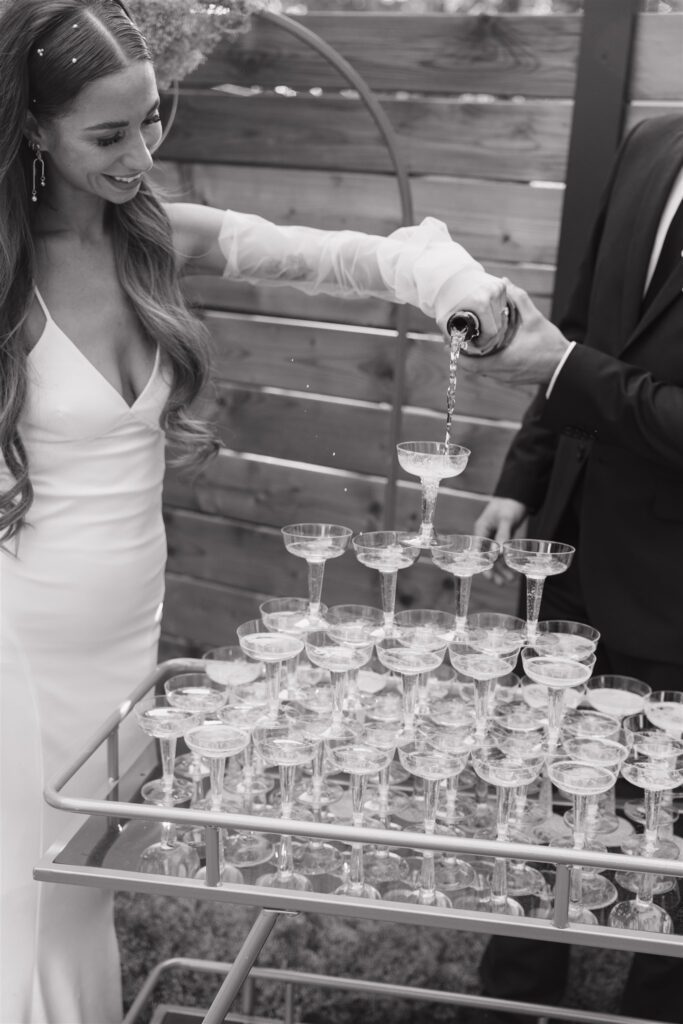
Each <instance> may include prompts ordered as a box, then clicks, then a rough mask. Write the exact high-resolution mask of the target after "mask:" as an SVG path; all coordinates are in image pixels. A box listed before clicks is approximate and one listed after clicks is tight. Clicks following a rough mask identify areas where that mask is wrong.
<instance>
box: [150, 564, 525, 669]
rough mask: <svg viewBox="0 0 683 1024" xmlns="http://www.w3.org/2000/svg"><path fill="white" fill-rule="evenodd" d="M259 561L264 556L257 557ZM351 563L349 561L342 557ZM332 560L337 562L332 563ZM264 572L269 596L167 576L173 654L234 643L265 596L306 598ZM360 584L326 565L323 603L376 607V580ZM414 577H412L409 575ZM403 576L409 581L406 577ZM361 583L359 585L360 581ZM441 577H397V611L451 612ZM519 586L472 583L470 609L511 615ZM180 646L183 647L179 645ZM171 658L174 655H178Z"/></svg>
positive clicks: (422, 572)
mask: <svg viewBox="0 0 683 1024" xmlns="http://www.w3.org/2000/svg"><path fill="white" fill-rule="evenodd" d="M255 557H258V558H261V557H263V555H258V554H257V555H255ZM344 557H345V558H350V557H351V556H348V555H347V556H344ZM335 561H338V562H339V561H341V559H336V560H335ZM258 564H259V567H260V568H262V569H263V576H262V580H263V585H264V586H267V584H268V583H269V582H271V581H272V583H273V584H274V587H273V590H272V591H270V592H269V591H267V590H266V591H261V590H256V591H248V590H246V589H245V590H242V589H240V588H238V587H236V586H225V585H222V584H218V583H214V582H211V581H208V580H202V579H199V578H196V577H192V576H185V575H180V574H177V573H175V572H172V571H170V572H169V573H168V574H167V577H166V598H165V601H164V614H163V619H162V630H163V632H164V634H167V635H169V636H171V637H175V638H177V639H176V644H175V650H176V652H177V651H179V650H181V649H182V646H184V645H185V644H187V648H186V649H191V650H192V652H193V653H194V654H196V655H200V654H201V653H203V651H204V650H206V649H208V648H210V647H216V646H220V645H223V644H234V643H236V635H235V631H236V629H237V626H238V625H239V624H240V623H241V622H245V621H247V620H248V619H250V618H255V617H258V606H259V604H260V603H261V601H263V600H265V599H266V598H267V597H280V596H293V597H305V596H306V593H307V591H306V582H305V579H302V580H301V581H300V582H299V583H298V585H297V589H296V590H292V589H289V590H286V589H285V590H282V589H281V577H276V576H275V575H271V567H270V566H269V565H268V564H267V563H266V561H265V559H264V560H263V561H262V562H261V561H259V563H258ZM357 568H358V571H359V577H358V579H354V580H350V579H349V580H347V579H346V578H345V577H344V575H343V574H339V575H337V574H336V573H335V572H334V562H330V563H328V565H327V566H326V569H325V579H324V581H323V600H324V601H325V603H326V604H328V605H333V604H346V603H354V604H355V603H359V604H370V605H373V606H375V607H377V606H379V585H378V581H377V579H376V578H375V580H374V587H373V585H372V583H373V581H372V580H371V579H367V580H362V576H363V575H364V573H365V572H366V571H367V570H363V569H362V566H357ZM408 574H412V575H408ZM404 576H406V577H407V578H404ZM361 580H362V581H361ZM294 582H295V581H294V580H293V579H291V580H290V579H286V578H285V579H284V580H282V585H284V586H285V588H286V587H287V586H290V587H291V586H293V585H294ZM449 584H450V581H449V580H448V579H447V578H446V577H445V576H443V577H439V576H437V575H436V569H435V568H434V567H433V566H425V567H424V569H423V568H422V567H421V566H414V567H413V568H412V569H407V570H404V571H403V572H402V573H399V577H398V586H397V591H396V608H397V610H400V609H402V608H410V607H413V608H442V609H443V610H445V611H452V609H453V597H452V584H450V585H449ZM516 593H517V586H516V584H515V583H512V584H508V585H506V586H503V587H498V586H496V585H495V584H493V583H490V582H488V581H487V580H484V579H483V578H482V577H479V578H476V579H475V580H474V581H473V586H472V595H471V598H470V610H471V611H473V612H474V611H478V610H483V609H485V610H487V611H503V612H513V611H514V609H515V607H516ZM181 639H182V641H183V643H181V642H180V641H181ZM175 656H178V655H177V653H176V654H175Z"/></svg>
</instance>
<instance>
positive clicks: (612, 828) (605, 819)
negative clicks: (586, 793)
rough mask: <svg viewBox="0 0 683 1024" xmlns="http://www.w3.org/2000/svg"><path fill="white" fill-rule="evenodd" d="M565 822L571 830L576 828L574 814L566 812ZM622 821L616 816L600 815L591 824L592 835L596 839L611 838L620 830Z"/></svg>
mask: <svg viewBox="0 0 683 1024" xmlns="http://www.w3.org/2000/svg"><path fill="white" fill-rule="evenodd" d="M564 820H565V822H566V823H567V825H568V826H569V828H571V829H573V828H574V812H573V811H571V810H570V811H565V813H564ZM621 822H622V819H621V818H618V817H617V816H616V814H600V815H598V818H597V820H596V821H595V822H594V823H591V826H592V827H591V833H592V835H594V836H595V837H596V838H599V837H601V836H611V835H612V834H613V833H614V832H617V831H618V830H619V827H620V825H621Z"/></svg>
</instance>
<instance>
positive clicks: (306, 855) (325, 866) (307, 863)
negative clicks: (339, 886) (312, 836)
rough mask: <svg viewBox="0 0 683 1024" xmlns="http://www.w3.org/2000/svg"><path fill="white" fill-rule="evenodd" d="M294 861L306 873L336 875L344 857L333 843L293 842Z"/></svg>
mask: <svg viewBox="0 0 683 1024" xmlns="http://www.w3.org/2000/svg"><path fill="white" fill-rule="evenodd" d="M292 845H293V847H294V863H295V864H296V866H297V868H298V869H299V871H301V873H302V874H304V875H336V874H338V872H339V871H340V870H341V866H342V864H343V862H344V858H343V857H342V855H341V851H340V850H338V849H337V847H336V846H332V845H331V843H316V842H310V843H293V844H292Z"/></svg>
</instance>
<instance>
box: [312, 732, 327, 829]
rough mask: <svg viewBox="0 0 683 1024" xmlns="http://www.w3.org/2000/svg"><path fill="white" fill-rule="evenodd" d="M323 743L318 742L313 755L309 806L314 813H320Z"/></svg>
mask: <svg viewBox="0 0 683 1024" xmlns="http://www.w3.org/2000/svg"><path fill="white" fill-rule="evenodd" d="M324 757H325V747H324V744H322V743H319V744H318V746H317V748H316V751H315V754H314V755H313V772H312V775H311V806H312V808H313V810H314V811H315V813H316V814H319V813H320V809H321V807H322V800H323V759H324Z"/></svg>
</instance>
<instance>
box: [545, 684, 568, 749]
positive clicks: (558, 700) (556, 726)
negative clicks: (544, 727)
mask: <svg viewBox="0 0 683 1024" xmlns="http://www.w3.org/2000/svg"><path fill="white" fill-rule="evenodd" d="M563 712H564V700H563V695H562V690H560V689H557V688H556V687H553V686H549V687H548V749H549V750H550V751H551V752H552V751H553V750H555V749H556V747H557V744H558V743H559V742H560V726H561V724H562V715H563Z"/></svg>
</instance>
